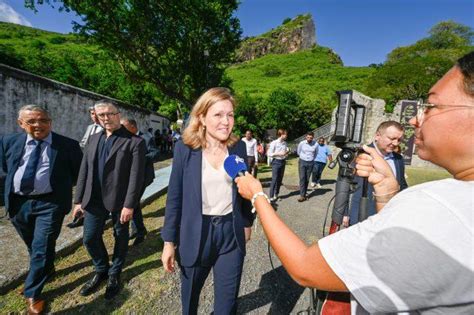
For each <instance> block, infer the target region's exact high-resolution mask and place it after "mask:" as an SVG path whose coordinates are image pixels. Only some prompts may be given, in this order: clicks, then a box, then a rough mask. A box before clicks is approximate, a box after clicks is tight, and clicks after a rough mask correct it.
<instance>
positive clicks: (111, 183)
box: [74, 126, 146, 211]
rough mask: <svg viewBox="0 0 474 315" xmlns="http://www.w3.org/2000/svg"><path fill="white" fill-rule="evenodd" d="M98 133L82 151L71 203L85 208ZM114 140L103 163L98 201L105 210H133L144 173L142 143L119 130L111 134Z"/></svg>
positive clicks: (143, 145) (143, 149)
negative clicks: (74, 192) (100, 201)
mask: <svg viewBox="0 0 474 315" xmlns="http://www.w3.org/2000/svg"><path fill="white" fill-rule="evenodd" d="M101 134H102V133H100V132H99V133H97V134H95V135H92V136H91V137H90V139H89V143H88V144H87V146H86V149H85V152H84V159H82V163H81V169H80V171H79V177H78V179H77V187H76V194H75V198H74V203H75V204H81V207H82V209H86V208H87V206H88V205H89V203H90V201H91V196H92V183H93V176H94V159H96V156H97V147H98V144H99V139H100V136H101ZM114 134H115V135H117V137H118V138H117V139H116V140H115V143H114V144H113V146H112V149H111V150H110V153H109V156H108V158H107V160H106V161H105V165H104V170H103V178H102V187H101V189H102V201H103V202H104V206H105V208H106V209H107V210H109V211H120V210H122V208H123V207H127V208H136V207H137V205H138V203H139V202H140V193H141V190H142V187H143V177H144V173H145V152H146V148H145V141H144V140H143V139H142V138H140V137H138V136H135V135H133V134H132V133H130V132H129V131H128V130H127V129H125V127H123V126H122V127H121V128H120V129H118V130H117V131H115V133H114Z"/></svg>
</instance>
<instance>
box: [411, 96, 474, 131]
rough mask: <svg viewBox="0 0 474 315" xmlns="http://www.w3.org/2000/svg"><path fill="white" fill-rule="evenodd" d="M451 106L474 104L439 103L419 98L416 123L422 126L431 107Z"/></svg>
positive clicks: (469, 106) (465, 106)
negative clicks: (431, 102)
mask: <svg viewBox="0 0 474 315" xmlns="http://www.w3.org/2000/svg"><path fill="white" fill-rule="evenodd" d="M449 107H453V108H454V107H457V108H474V105H438V104H430V103H423V100H419V101H418V103H417V104H416V125H417V126H418V127H421V125H422V124H423V121H424V119H425V114H427V113H428V112H429V110H430V109H432V108H449Z"/></svg>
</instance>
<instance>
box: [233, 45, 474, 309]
mask: <svg viewBox="0 0 474 315" xmlns="http://www.w3.org/2000/svg"><path fill="white" fill-rule="evenodd" d="M429 103H431V104H420V105H419V106H418V113H417V116H416V117H414V118H412V119H411V120H410V123H411V124H412V125H414V126H415V128H416V140H415V143H416V145H417V146H418V155H419V156H420V157H421V158H422V159H424V160H428V161H431V162H433V163H435V164H437V165H439V166H441V167H443V168H445V169H446V170H447V171H449V173H451V174H452V175H453V177H454V178H450V179H444V180H438V181H433V182H428V183H425V184H421V185H417V186H414V187H411V188H407V189H406V190H404V191H402V192H400V193H398V191H399V189H400V187H399V184H398V182H397V180H396V178H395V177H394V175H393V172H392V170H391V168H390V166H389V165H388V164H387V162H386V161H384V159H383V157H381V156H380V155H379V154H378V153H377V151H376V150H375V149H374V148H369V147H367V146H364V150H365V151H366V152H367V154H362V155H360V156H359V157H358V158H357V161H356V162H357V166H356V168H357V175H359V176H365V177H368V180H369V183H370V184H372V185H373V187H374V196H375V199H376V210H377V211H380V212H379V213H377V214H376V215H374V216H371V217H369V218H368V219H367V220H365V221H364V222H361V223H359V224H356V225H354V226H351V227H349V228H347V229H344V230H342V231H340V232H338V233H334V234H332V235H330V236H328V237H325V238H323V239H321V240H319V242H318V243H317V244H313V245H311V246H307V245H306V244H304V243H303V241H301V240H300V239H299V238H298V236H296V235H295V234H294V233H293V232H292V231H291V230H290V229H289V228H288V227H287V226H286V225H285V224H284V223H283V221H282V220H281V219H280V218H279V217H278V216H277V214H276V213H275V211H274V210H273V208H272V207H271V205H270V203H268V202H267V200H266V198H263V197H261V195H262V187H261V185H260V183H259V182H258V181H257V180H255V179H254V178H253V177H252V176H250V175H246V176H245V177H241V178H238V179H236V182H237V185H238V187H239V193H240V194H241V195H242V196H244V197H245V198H248V199H252V200H253V201H254V206H255V207H256V209H257V212H258V214H259V217H260V220H261V222H262V226H263V228H264V231H265V233H266V236H267V238H268V239H269V242H270V244H271V245H272V247H273V249H274V250H275V252H276V254H277V255H278V257H279V258H280V260H281V262H282V264H283V266H284V267H285V268H286V270H287V271H288V273H289V274H290V275H291V277H292V278H293V279H295V280H296V281H297V282H298V283H299V284H301V285H303V286H308V287H316V288H318V289H322V290H327V291H350V293H351V295H352V311H353V313H355V314H363V313H366V312H369V313H398V312H410V313H411V312H413V313H425V314H427V313H430V314H433V313H436V314H461V313H462V314H473V313H474V291H473V290H474V289H473V285H472V284H473V280H474V278H473V274H474V260H473V256H472V248H473V237H472V235H473V228H472V226H473V223H474V222H473V207H474V205H473V197H472V196H473V195H474V194H473V193H474V145H473V139H474V124H473V121H474V52H471V53H470V54H468V55H466V56H464V57H462V58H461V59H459V60H458V62H457V64H456V65H455V66H454V67H453V68H452V69H451V70H449V71H448V72H447V73H446V74H445V75H444V76H443V77H442V78H441V79H440V80H439V81H438V82H437V83H436V84H435V85H434V86H433V87H432V88H431V90H430V92H429ZM381 210H383V211H381Z"/></svg>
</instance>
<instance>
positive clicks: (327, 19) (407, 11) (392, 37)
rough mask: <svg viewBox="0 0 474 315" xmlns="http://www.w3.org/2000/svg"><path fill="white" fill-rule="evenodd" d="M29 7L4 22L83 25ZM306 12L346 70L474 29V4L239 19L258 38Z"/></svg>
mask: <svg viewBox="0 0 474 315" xmlns="http://www.w3.org/2000/svg"><path fill="white" fill-rule="evenodd" d="M157 1H161V0H157ZM23 3H24V1H23V0H0V21H10V22H14V23H18V24H24V25H29V26H33V27H37V28H40V29H44V30H49V31H55V32H60V33H68V32H71V31H72V27H71V21H72V20H73V19H75V20H78V18H77V17H75V16H74V14H72V13H69V14H68V13H65V12H62V13H59V12H58V11H57V10H56V9H51V8H50V7H48V6H41V7H40V9H39V12H38V13H37V14H35V13H34V12H33V11H31V10H27V9H25V8H24V7H23ZM304 13H311V14H312V15H313V18H314V21H315V24H316V41H317V43H318V44H320V45H322V46H327V47H330V48H332V49H334V50H335V51H336V53H338V54H339V55H340V56H341V58H342V60H343V61H344V64H345V65H346V66H366V65H369V64H371V63H381V62H383V61H384V60H385V58H386V56H387V54H388V53H389V52H390V51H392V50H393V49H394V48H396V47H400V46H406V45H410V44H413V43H414V42H416V41H417V40H419V39H421V38H423V37H426V36H427V35H428V31H429V29H430V28H431V27H432V26H433V25H435V24H436V23H438V22H440V21H444V20H448V19H451V20H453V21H455V22H458V23H462V24H465V25H469V26H470V27H472V28H474V0H241V5H240V8H239V10H238V11H237V13H236V14H237V16H238V17H239V19H240V22H241V26H242V29H243V35H244V36H254V35H258V34H261V33H264V32H266V31H268V30H270V29H271V28H273V27H276V26H278V25H279V24H281V22H282V21H283V20H284V19H285V18H287V17H294V16H296V15H298V14H304Z"/></svg>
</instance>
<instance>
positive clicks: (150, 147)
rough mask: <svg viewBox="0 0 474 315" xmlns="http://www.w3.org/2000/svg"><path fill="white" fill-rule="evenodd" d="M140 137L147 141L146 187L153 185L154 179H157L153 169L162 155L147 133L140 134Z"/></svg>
mask: <svg viewBox="0 0 474 315" xmlns="http://www.w3.org/2000/svg"><path fill="white" fill-rule="evenodd" d="M138 135H139V136H140V137H142V138H143V140H145V144H146V155H145V157H146V161H145V182H144V185H145V187H146V186H148V185H150V184H151V183H153V179H154V178H155V168H154V167H153V163H155V162H158V157H159V155H160V151H159V150H158V148H157V147H156V144H155V139H154V138H153V137H152V136H151V135H150V134H149V133H148V132H147V133H143V132H141V131H140V132H139V133H138Z"/></svg>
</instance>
